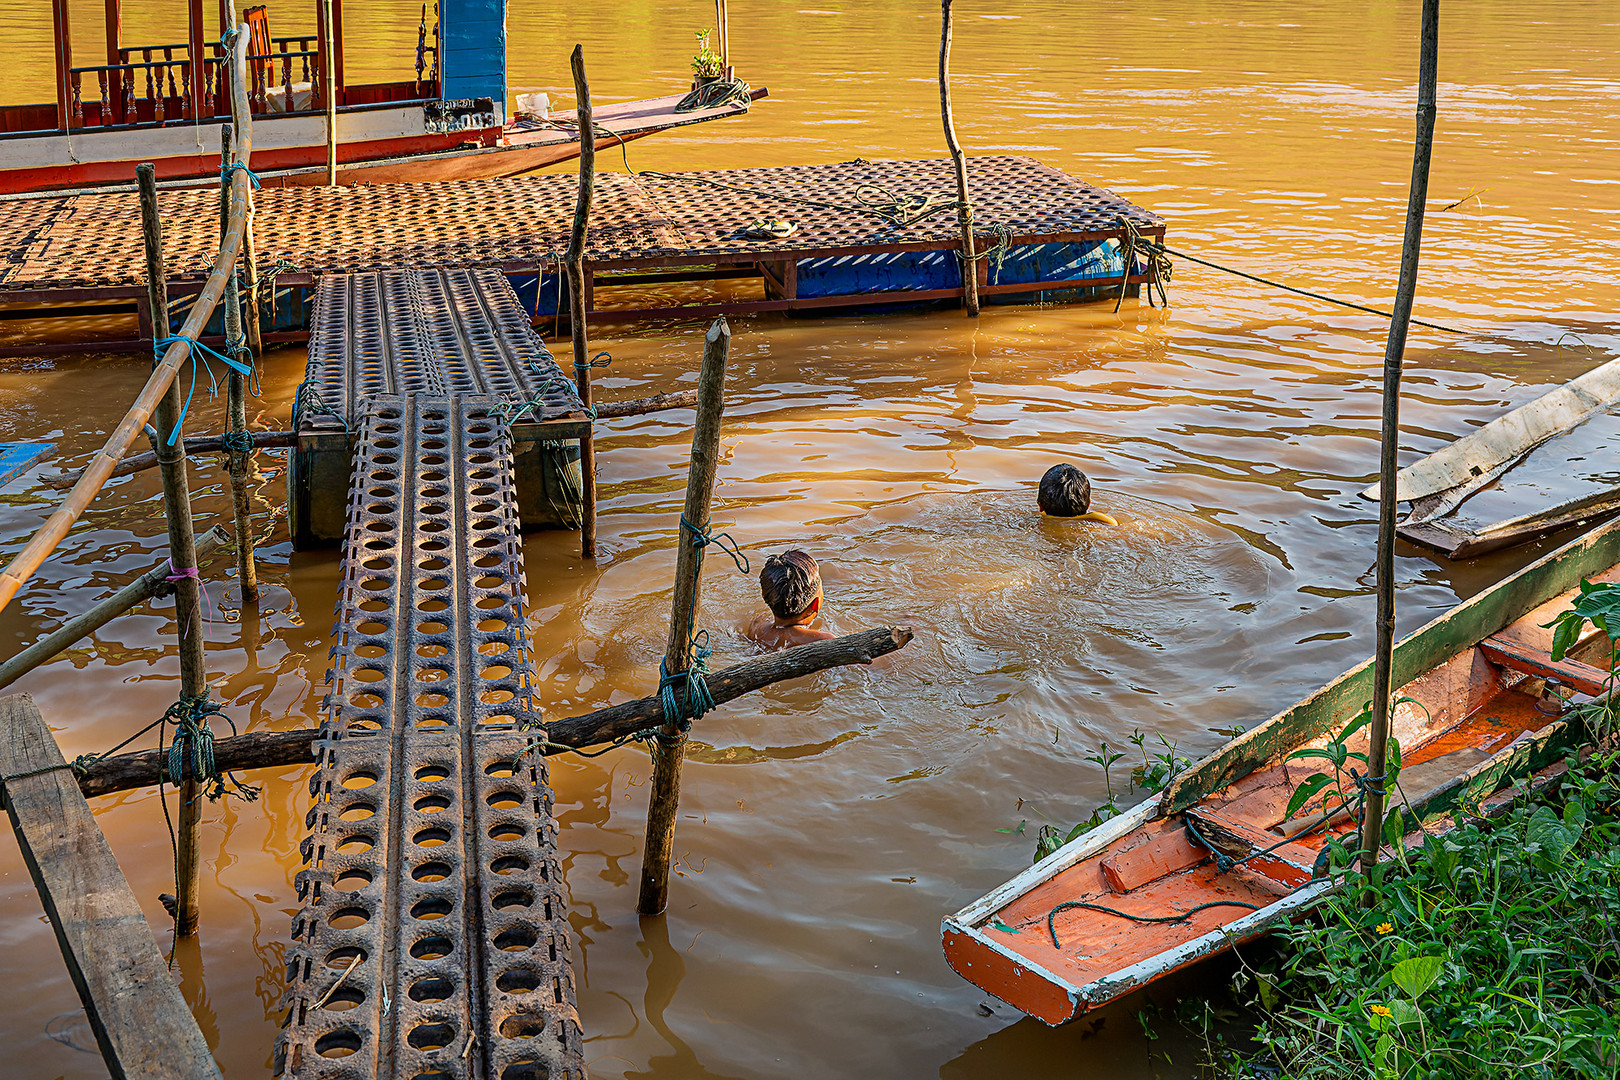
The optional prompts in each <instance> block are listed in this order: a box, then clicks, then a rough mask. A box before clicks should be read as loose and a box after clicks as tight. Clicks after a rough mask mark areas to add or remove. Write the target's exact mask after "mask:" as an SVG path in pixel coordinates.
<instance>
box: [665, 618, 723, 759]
mask: <svg viewBox="0 0 1620 1080" xmlns="http://www.w3.org/2000/svg"><path fill="white" fill-rule="evenodd" d="M700 639H701V642H702V643H701V644H700V643H699V641H700ZM708 640H709V632H708V631H707V630H704V631H701V632H699V633H698V634H696V635H694V637H693V639H692V652H691V658H690V660H689V661H688V664H689V666H688V667H687V669H686V670H685V671H677V672H675V673H674V674H670V672H669V670H668V669H667V668H666V667H665V665H664V661H662V660H660V661H658V707H659V708H660V709H662V710H663V711H664V722H665V723H674V724H677V725H678V726H679V727H680V731H681V734H682V735H685V734H686V733H687V732H688V731H690V730H691V728H692V721H694V720H697V719H699V718H700V717H702V716H703V714H704V713H706V712H708V711H709V710H710V709H712V708H714V695H713V694H712V693H710V692H709V684H708V681H707V677H708V674H709V657H710V656H711V655H712V654H713V650H712V649H710V648H709V646H708ZM680 685H684V686H685V687H686V693H685V695H684V697H685V700H684V701H682V695H679V694H677V693H676V691H675V688H676V687H677V686H680Z"/></svg>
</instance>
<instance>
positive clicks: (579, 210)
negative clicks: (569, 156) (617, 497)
mask: <svg viewBox="0 0 1620 1080" xmlns="http://www.w3.org/2000/svg"><path fill="white" fill-rule="evenodd" d="M568 62H569V65H570V66H571V67H572V68H573V69H574V95H575V97H576V99H577V100H578V107H579V115H578V120H579V197H578V198H577V199H575V200H574V230H573V232H572V233H570V234H569V237H568V251H567V253H566V254H565V255H564V256H563V258H564V260H565V261H566V262H567V264H568V328H569V330H570V332H571V333H572V335H573V339H574V386H575V388H576V389H577V390H578V391H579V400H580V401H582V402H583V403H584V404H585V410H586V412H589V411H590V408H591V361H590V356H589V353H588V351H587V349H588V346H587V343H586V340H585V233H586V229H587V228H588V227H589V225H590V220H591V199H592V196H593V194H594V192H595V188H596V124H595V121H594V120H593V119H592V116H591V87H590V84H589V83H588V82H586V81H585V46H583V45H575V46H574V54H573V56H571V57H569V61H568ZM579 472H580V478H581V480H582V481H583V486H584V493H583V495H584V506H583V508H582V512H581V514H580V523H579V552H580V555H581V556H582V557H583V558H587V559H594V558H596V440H595V438H594V437H593V435H592V433H591V432H590V431H586V432H585V434H584V435H583V436H581V438H580V440H579Z"/></svg>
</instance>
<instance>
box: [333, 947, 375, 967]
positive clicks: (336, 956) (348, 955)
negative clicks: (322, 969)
mask: <svg viewBox="0 0 1620 1080" xmlns="http://www.w3.org/2000/svg"><path fill="white" fill-rule="evenodd" d="M367 955H368V954H367V953H366V950H364V949H362V948H360V947H359V946H358V945H344V946H343V947H342V948H337V949H333V950H332V951H331V952H329V953H327V954H326V966H327V967H329V968H333V969H337V970H341V969H344V968H347V967H348V966H349V965H350V964H351V963H353V962H354V958H355V957H357V956H358V957H359V958H360V963H361V964H363V963H365V962H366V956H367ZM356 966H358V965H356Z"/></svg>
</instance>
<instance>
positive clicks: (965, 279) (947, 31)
mask: <svg viewBox="0 0 1620 1080" xmlns="http://www.w3.org/2000/svg"><path fill="white" fill-rule="evenodd" d="M940 11H941V16H940V32H939V112H940V116H941V117H942V118H943V119H944V122H945V145H946V146H948V147H949V148H950V151H951V161H952V162H953V163H954V164H955V165H956V198H957V202H958V203H959V204H960V205H958V206H957V208H956V221H957V224H958V225H960V226H961V227H962V257H961V259H960V260H959V265H960V266H961V268H962V306H963V307H965V308H967V313H968V314H969V315H972V316H974V317H975V318H977V317H978V314H979V261H978V259H976V258H974V256H975V255H976V254H977V251H976V250H975V247H974V243H973V203H972V201H971V200H969V198H968V179H967V157H966V156H965V155H964V154H963V153H962V144H961V143H959V142H957V141H956V121H955V120H953V119H951V0H940Z"/></svg>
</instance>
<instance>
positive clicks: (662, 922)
mask: <svg viewBox="0 0 1620 1080" xmlns="http://www.w3.org/2000/svg"><path fill="white" fill-rule="evenodd" d="M688 948H690V946H688ZM641 951H642V952H643V953H645V954H646V956H647V996H646V998H645V999H644V1001H643V1004H642V1007H643V1009H645V1011H646V1014H647V1023H648V1024H650V1025H651V1026H652V1029H653V1030H654V1031H656V1032H658V1034H659V1035H660V1036H662V1037H663V1040H664V1041H665V1042H666V1043H668V1044H669V1048H670V1049H671V1050H672V1051H674V1052H673V1053H672V1054H669V1055H665V1056H656V1055H655V1056H653V1057H649V1058H648V1059H647V1072H646V1073H644V1074H636V1075H647V1076H681V1077H686V1078H688V1080H730V1078H728V1077H725V1076H722V1075H721V1074H720V1073H715V1072H711V1071H710V1070H709V1069H707V1068H705V1067H704V1065H703V1063H702V1062H701V1061H699V1060H698V1058H697V1054H696V1053H695V1052H694V1051H693V1050H692V1048H691V1047H690V1046H689V1045H687V1043H686V1041H685V1040H684V1039H682V1038H681V1037H680V1036H679V1035H677V1034H675V1032H674V1030H673V1029H672V1028H671V1027H670V1026H669V1023H668V1021H666V1020H665V1019H664V1012H665V1011H666V1010H667V1009H668V1008H669V1007H670V1005H672V1004H673V1003H674V1001H675V995H676V993H677V992H678V991H679V990H680V988H681V983H682V982H684V981H685V979H686V958H685V957H684V956H683V955H681V953H680V951H679V950H678V949H676V948H675V946H673V945H671V944H670V941H669V919H668V918H667V917H665V916H662V915H659V916H652V917H644V918H643V919H642V920H641Z"/></svg>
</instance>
